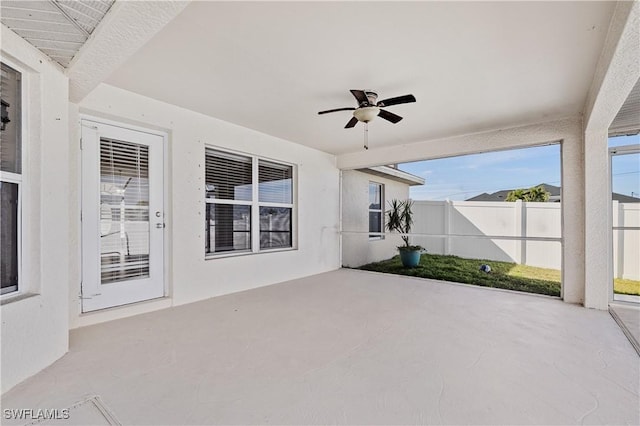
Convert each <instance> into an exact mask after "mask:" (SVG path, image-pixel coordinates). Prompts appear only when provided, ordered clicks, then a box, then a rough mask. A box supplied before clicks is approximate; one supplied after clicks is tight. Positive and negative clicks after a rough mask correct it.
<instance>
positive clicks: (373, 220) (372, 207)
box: [369, 182, 384, 240]
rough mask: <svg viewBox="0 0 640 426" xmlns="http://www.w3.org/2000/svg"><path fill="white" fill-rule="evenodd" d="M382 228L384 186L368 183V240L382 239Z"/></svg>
mask: <svg viewBox="0 0 640 426" xmlns="http://www.w3.org/2000/svg"><path fill="white" fill-rule="evenodd" d="M383 228H384V185H383V184H381V183H375V182H369V232H376V234H370V235H369V239H371V240H379V239H382V238H383V236H382V230H383Z"/></svg>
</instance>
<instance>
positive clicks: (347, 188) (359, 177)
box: [342, 170, 409, 267]
mask: <svg viewBox="0 0 640 426" xmlns="http://www.w3.org/2000/svg"><path fill="white" fill-rule="evenodd" d="M369 182H376V183H381V184H384V192H385V194H384V202H385V210H386V209H387V208H388V203H389V201H391V200H393V199H394V198H395V199H399V200H405V199H407V198H409V185H407V184H404V183H401V182H398V181H395V180H391V179H386V178H383V177H381V176H377V175H372V174H368V173H365V172H362V171H358V170H345V171H343V172H342V265H344V266H349V267H357V266H362V265H365V264H367V263H371V262H377V261H380V260H384V259H389V258H391V257H393V256H395V255H396V254H398V250H397V247H398V246H399V245H402V240H401V238H400V237H399V236H397V235H393V234H389V233H388V231H387V235H385V238H384V239H369V234H368V231H369Z"/></svg>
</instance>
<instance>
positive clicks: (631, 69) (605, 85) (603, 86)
mask: <svg viewBox="0 0 640 426" xmlns="http://www.w3.org/2000/svg"><path fill="white" fill-rule="evenodd" d="M638 46H640V3H638V2H635V1H634V2H626V1H620V2H618V3H617V5H616V9H615V11H614V13H613V17H612V18H611V25H610V26H609V32H608V34H607V38H606V40H605V45H604V48H603V49H602V53H601V54H600V59H599V61H598V65H597V67H596V72H595V75H594V78H593V81H592V83H591V88H590V89H589V93H588V95H587V102H586V105H585V108H584V123H585V132H586V133H589V132H598V131H601V130H602V129H608V128H609V126H610V125H611V123H612V122H613V120H614V118H615V117H616V115H617V114H618V111H619V110H620V108H621V107H622V105H623V104H624V102H625V100H626V99H627V97H628V96H629V93H631V90H632V89H633V86H634V85H635V84H636V82H637V81H638V79H639V78H640V49H639V48H638Z"/></svg>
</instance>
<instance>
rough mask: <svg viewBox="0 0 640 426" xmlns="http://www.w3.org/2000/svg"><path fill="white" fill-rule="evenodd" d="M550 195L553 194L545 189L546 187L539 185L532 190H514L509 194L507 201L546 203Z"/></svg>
mask: <svg viewBox="0 0 640 426" xmlns="http://www.w3.org/2000/svg"><path fill="white" fill-rule="evenodd" d="M549 195H551V194H550V193H549V192H548V191H547V190H546V189H544V186H542V185H538V186H532V187H531V188H519V189H514V190H513V191H511V192H509V193H508V194H507V198H505V201H517V200H522V201H525V202H527V201H531V202H545V201H548V200H549Z"/></svg>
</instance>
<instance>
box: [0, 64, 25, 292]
mask: <svg viewBox="0 0 640 426" xmlns="http://www.w3.org/2000/svg"><path fill="white" fill-rule="evenodd" d="M2 63H4V64H5V65H7V66H9V67H11V68H13V69H14V70H15V71H17V72H19V73H20V127H21V128H20V163H21V164H20V173H12V172H4V171H1V170H0V181H2V182H7V183H13V184H16V185H18V206H17V208H18V213H17V216H18V224H17V228H18V232H17V239H18V242H17V252H18V253H17V254H18V282H17V286H16V287H17V288H16V289H15V290H9V291H6V292H4V293H2V294H0V298H1V299H3V300H4V299H8V298H13V297H15V296H17V295H21V294H23V293H26V292H27V289H26V285H25V281H24V271H25V270H26V268H25V265H24V259H25V258H24V256H23V253H24V252H25V248H24V243H23V238H24V235H23V231H24V227H23V223H24V214H25V213H24V212H25V209H24V204H25V203H24V200H25V192H26V191H25V189H26V185H27V178H26V168H27V161H26V157H27V155H26V153H27V148H28V144H27V141H28V139H29V138H28V134H27V129H28V126H27V115H28V114H27V112H28V111H29V109H28V103H27V99H28V96H27V93H28V79H27V77H28V74H27V71H26V70H25V68H24V67H22V66H20V65H19V64H16V63H15V62H13V61H11V60H10V59H8V58H6V57H3V58H2ZM12 287H13V286H12Z"/></svg>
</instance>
